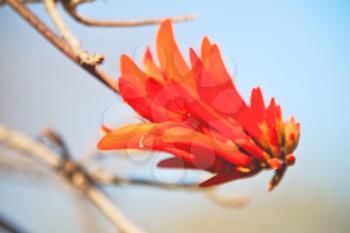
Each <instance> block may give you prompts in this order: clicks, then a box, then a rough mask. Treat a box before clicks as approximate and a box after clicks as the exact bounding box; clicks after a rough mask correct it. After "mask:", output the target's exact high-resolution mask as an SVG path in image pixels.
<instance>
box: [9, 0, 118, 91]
mask: <svg viewBox="0 0 350 233" xmlns="http://www.w3.org/2000/svg"><path fill="white" fill-rule="evenodd" d="M5 1H6V2H7V3H8V4H9V5H10V6H11V7H12V8H13V9H14V10H15V11H16V12H17V13H18V14H19V15H20V16H22V17H23V18H24V19H25V21H27V22H28V23H29V24H30V25H32V26H33V27H34V28H35V29H36V30H37V31H38V32H39V33H40V34H41V35H43V36H44V37H45V38H46V39H47V40H48V41H50V43H51V44H52V45H54V46H55V47H56V48H57V49H59V50H60V51H61V52H62V53H63V54H64V55H66V56H67V57H68V58H69V59H71V60H72V61H73V62H75V63H76V64H78V65H79V66H80V67H82V68H83V69H85V70H86V71H87V72H89V73H90V74H91V75H92V76H94V77H95V78H97V79H98V80H99V81H101V82H102V83H103V84H105V85H106V86H107V87H108V88H109V89H111V90H113V91H114V92H116V93H118V86H117V85H116V82H115V80H114V79H112V78H111V77H109V76H108V75H107V74H105V73H104V72H102V71H100V70H99V69H97V68H96V66H91V65H87V64H81V63H80V58H79V57H77V56H76V54H75V53H74V51H73V50H72V48H71V47H70V46H69V45H68V44H66V43H65V42H63V41H62V40H61V39H60V38H59V37H58V36H57V35H56V34H55V33H54V32H53V31H52V30H51V29H50V28H48V27H47V26H46V25H45V24H44V23H43V22H42V21H41V20H40V19H39V18H38V17H37V16H35V15H34V14H33V13H32V12H31V11H30V10H29V9H28V8H27V7H26V6H25V5H24V4H23V3H22V2H21V1H20V0H5Z"/></svg>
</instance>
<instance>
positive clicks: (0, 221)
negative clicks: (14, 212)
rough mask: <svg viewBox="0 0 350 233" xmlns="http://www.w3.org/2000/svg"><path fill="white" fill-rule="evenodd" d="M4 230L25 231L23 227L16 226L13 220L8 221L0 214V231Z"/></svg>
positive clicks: (12, 231)
mask: <svg viewBox="0 0 350 233" xmlns="http://www.w3.org/2000/svg"><path fill="white" fill-rule="evenodd" d="M2 230H5V231H6V232H8V233H25V232H26V231H24V230H23V229H21V228H19V227H18V226H16V225H15V224H14V223H13V222H11V221H9V220H8V219H7V218H4V217H3V216H1V215H0V231H1V232H2Z"/></svg>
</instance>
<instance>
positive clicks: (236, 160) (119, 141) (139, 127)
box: [98, 122, 252, 169]
mask: <svg viewBox="0 0 350 233" xmlns="http://www.w3.org/2000/svg"><path fill="white" fill-rule="evenodd" d="M98 148H99V149H101V150H118V149H140V150H159V151H165V152H169V153H173V154H174V155H175V156H179V157H181V158H183V159H185V160H187V161H190V162H191V163H194V164H195V165H197V166H200V167H202V168H204V167H205V166H207V167H206V168H207V169H210V168H212V166H214V167H215V166H217V165H218V164H216V163H217V162H216V161H217V159H216V156H218V157H220V158H222V159H224V160H226V161H228V162H230V163H232V164H233V165H235V166H243V167H245V166H248V167H249V165H250V164H251V162H252V158H251V157H249V156H248V155H246V154H244V153H242V152H240V151H239V150H238V149H237V147H236V146H235V144H233V143H232V142H231V143H229V142H228V143H223V142H221V141H218V140H217V139H215V138H212V137H210V136H208V135H205V134H202V133H199V132H197V131H195V130H193V129H191V128H190V127H188V126H185V125H183V124H176V123H172V122H164V123H158V124H155V123H144V124H136V125H128V126H126V127H123V128H120V129H116V130H114V131H112V132H111V133H109V134H107V135H106V136H104V137H103V138H102V140H101V141H100V142H99V144H98ZM169 148H176V149H179V150H183V151H186V152H188V153H189V154H191V155H192V156H193V157H192V158H188V157H186V158H184V157H183V156H184V154H181V155H180V154H175V153H176V151H169V150H168V149H169ZM202 163H205V164H202Z"/></svg>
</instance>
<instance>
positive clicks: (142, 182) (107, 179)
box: [91, 170, 209, 191]
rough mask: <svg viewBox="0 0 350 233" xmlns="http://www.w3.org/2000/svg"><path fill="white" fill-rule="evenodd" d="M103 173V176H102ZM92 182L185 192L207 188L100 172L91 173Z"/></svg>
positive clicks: (191, 184)
mask: <svg viewBox="0 0 350 233" xmlns="http://www.w3.org/2000/svg"><path fill="white" fill-rule="evenodd" d="M103 173H104V174H103ZM91 177H92V179H93V180H94V181H96V182H98V183H99V184H103V185H138V186H147V187H152V188H160V189H170V190H171V189H177V190H186V191H205V190H209V189H208V188H206V189H205V188H200V187H199V186H198V183H163V182H157V181H153V180H148V179H142V178H127V177H122V176H117V175H108V174H106V173H105V172H102V171H101V170H98V171H95V172H91Z"/></svg>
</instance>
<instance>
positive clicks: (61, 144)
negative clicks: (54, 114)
mask: <svg viewBox="0 0 350 233" xmlns="http://www.w3.org/2000/svg"><path fill="white" fill-rule="evenodd" d="M42 134H43V136H44V137H45V138H47V139H48V140H49V141H50V142H52V143H53V144H54V145H55V146H57V147H58V148H59V149H60V150H61V153H60V155H61V156H62V159H63V160H69V159H71V158H72V156H71V154H70V152H69V149H68V146H67V144H66V142H65V141H64V139H63V137H61V135H59V134H58V133H57V132H55V131H54V130H52V129H50V128H45V129H44V130H43V132H42Z"/></svg>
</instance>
